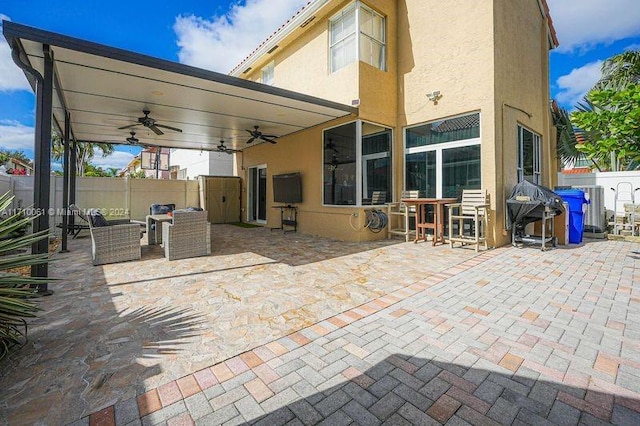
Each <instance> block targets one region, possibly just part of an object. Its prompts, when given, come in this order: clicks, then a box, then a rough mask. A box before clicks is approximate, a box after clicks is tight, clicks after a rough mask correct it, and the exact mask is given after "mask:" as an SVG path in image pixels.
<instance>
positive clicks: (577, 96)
mask: <svg viewBox="0 0 640 426" xmlns="http://www.w3.org/2000/svg"><path fill="white" fill-rule="evenodd" d="M601 68H602V61H596V62H591V63H589V64H587V65H584V66H582V67H580V68H574V69H573V70H571V72H570V73H569V74H567V75H563V76H562V77H559V78H558V80H557V81H556V84H557V85H558V89H559V91H558V94H557V95H556V99H557V101H558V102H560V103H561V104H563V105H566V106H571V107H573V106H574V105H575V104H577V103H578V102H579V101H581V100H582V98H583V97H584V95H585V94H586V93H587V92H588V91H589V90H590V89H591V88H592V87H593V85H594V84H596V82H597V81H598V80H599V79H600V77H601V76H602V71H601Z"/></svg>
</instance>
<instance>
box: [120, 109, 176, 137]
mask: <svg viewBox="0 0 640 426" xmlns="http://www.w3.org/2000/svg"><path fill="white" fill-rule="evenodd" d="M142 113H143V114H144V117H138V122H137V123H135V124H129V125H128V126H122V127H118V129H119V130H123V129H130V128H131V127H134V126H138V125H140V124H142V125H143V126H144V127H146V128H147V129H150V130H152V131H153V132H154V133H155V134H156V135H164V132H163V131H162V130H160V127H161V128H163V129H169V130H173V131H174V132H182V129H178V128H177V127H171V126H166V125H164V124H157V122H156V120H155V119H154V118H151V117H149V114H151V111H149V110H148V109H144V110H142Z"/></svg>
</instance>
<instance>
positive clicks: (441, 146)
mask: <svg viewBox="0 0 640 426" xmlns="http://www.w3.org/2000/svg"><path fill="white" fill-rule="evenodd" d="M472 114H478V115H479V119H480V137H477V138H472V139H463V140H460V141H452V142H443V143H438V144H433V145H424V146H415V147H411V148H407V130H409V129H413V128H416V127H422V126H426V125H428V124H430V123H434V122H438V121H442V120H450V119H452V118H457V117H464V116H466V115H472ZM402 137H403V143H404V155H403V156H402V190H403V191H406V188H405V186H406V184H407V154H417V153H421V152H429V151H435V153H436V198H442V180H443V176H442V152H443V151H444V150H446V149H451V148H463V147H466V146H475V145H479V146H480V152H481V153H482V114H480V112H470V113H466V114H459V115H455V116H452V117H447V118H444V119H439V120H432V121H427V122H424V123H420V124H415V125H412V126H407V127H405V128H404V129H403V131H402ZM480 187H482V168H481V169H480Z"/></svg>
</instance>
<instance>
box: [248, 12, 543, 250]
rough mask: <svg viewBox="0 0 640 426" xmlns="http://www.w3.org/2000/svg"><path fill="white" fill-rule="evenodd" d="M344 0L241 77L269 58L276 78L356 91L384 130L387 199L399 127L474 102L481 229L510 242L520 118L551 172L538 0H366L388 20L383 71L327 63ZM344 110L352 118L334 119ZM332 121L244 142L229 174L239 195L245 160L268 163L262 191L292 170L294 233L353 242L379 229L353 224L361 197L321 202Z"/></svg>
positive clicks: (342, 93)
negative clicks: (297, 200)
mask: <svg viewBox="0 0 640 426" xmlns="http://www.w3.org/2000/svg"><path fill="white" fill-rule="evenodd" d="M348 3H350V2H348V1H337V0H336V1H332V2H331V3H330V4H329V9H330V10H328V11H326V13H325V14H324V15H323V16H322V17H321V18H319V19H317V20H316V21H314V22H313V24H312V25H310V26H309V28H308V29H307V30H306V31H305V32H303V33H302V34H300V35H299V36H297V37H296V38H295V39H293V40H288V41H286V43H284V44H283V45H284V48H283V47H281V48H280V49H278V50H277V51H276V52H275V53H274V54H273V55H272V56H270V57H269V58H265V59H264V60H262V62H261V63H259V64H258V65H259V66H256V67H255V69H254V70H253V71H252V72H251V73H248V74H247V75H243V77H245V78H249V79H253V80H259V78H260V68H261V66H262V65H264V64H266V63H268V62H270V61H271V60H273V61H274V63H275V85H276V86H278V87H283V88H286V89H291V90H295V91H298V92H301V93H305V94H310V95H313V96H318V97H322V98H325V99H329V100H333V101H337V102H341V103H345V104H352V101H354V100H359V102H360V105H359V114H360V115H359V117H360V118H361V119H363V120H366V121H371V122H374V123H378V124H382V125H386V126H388V127H391V128H392V129H393V134H394V152H393V166H394V170H393V173H394V176H393V186H394V198H395V199H397V198H398V196H399V194H400V193H401V191H402V189H403V184H404V183H403V177H404V132H403V130H404V128H405V127H406V126H413V125H418V124H422V123H425V122H428V121H433V120H438V119H443V118H446V117H451V116H455V115H460V114H464V113H469V112H475V111H479V112H480V114H481V139H482V151H481V152H482V154H481V155H482V158H481V161H482V187H483V188H485V189H487V191H488V192H489V194H490V198H491V206H492V212H491V224H492V225H493V226H492V232H491V235H490V240H491V242H492V243H493V244H495V245H503V244H506V243H508V242H509V237H508V236H507V235H506V233H504V232H503V228H504V204H505V195H506V194H507V192H510V188H511V187H512V186H513V185H514V184H515V180H516V179H517V174H516V171H515V168H516V158H517V157H516V143H515V141H516V139H515V137H516V130H515V129H516V125H517V123H518V122H519V123H521V124H523V125H525V126H526V127H528V128H530V129H531V130H533V131H535V132H537V133H539V134H541V135H542V137H543V146H544V162H545V165H544V166H543V172H544V174H545V178H544V179H545V184H547V185H549V183H550V182H551V181H550V179H551V176H552V173H551V169H552V167H551V165H550V166H549V167H547V165H546V163H550V164H551V163H553V158H554V156H553V155H552V154H551V152H552V151H551V149H550V148H549V146H548V143H549V141H550V132H549V127H550V125H549V116H548V108H547V107H548V93H549V88H548V41H547V40H548V39H547V33H546V27H545V25H546V24H545V22H544V21H543V17H542V14H541V13H540V11H539V9H538V3H537V1H536V0H522V1H518V2H512V1H509V0H493V1H477V0H457V1H456V2H442V1H441V0H398V1H389V0H386V1H385V0H370V1H365V2H364V3H366V4H367V5H368V6H370V7H372V8H373V9H374V10H377V11H378V12H380V13H381V14H383V15H385V16H386V19H387V70H386V71H381V70H378V69H376V68H374V67H371V66H369V65H367V64H364V63H354V64H351V65H349V66H347V67H345V68H343V69H341V70H339V71H338V72H335V73H329V60H328V40H329V35H328V27H329V24H328V19H329V18H330V17H331V16H332V15H333V14H334V13H336V12H337V11H339V10H340V9H341V8H342V7H344V6H345V5H346V4H348ZM494 46H495V48H494ZM435 90H439V91H440V92H441V94H442V98H441V99H440V100H439V101H438V102H437V104H434V103H433V102H431V101H429V100H428V99H427V96H426V94H427V93H429V92H432V91H435ZM503 104H505V105H507V106H505V107H503ZM513 107H515V108H513ZM518 109H522V110H524V111H527V112H528V113H529V114H531V117H528V115H527V114H524V113H522V112H520V111H519V110H518ZM503 110H504V114H503ZM350 120H353V117H352V118H348V119H346V120H342V121H350ZM338 122H339V121H338ZM338 122H333V123H327V124H325V125H322V126H318V127H316V128H314V129H309V130H306V131H303V132H300V133H297V134H294V135H291V136H289V137H285V138H280V139H279V140H278V144H277V145H271V144H263V145H258V146H255V147H252V148H249V149H246V150H245V151H244V153H243V154H242V155H243V156H244V159H243V160H242V161H243V163H244V168H242V167H241V163H240V161H238V163H237V170H238V175H240V176H243V177H244V178H245V180H244V182H245V183H244V185H245V187H244V188H243V203H244V204H245V205H246V173H247V168H248V167H249V166H253V165H260V164H266V165H267V173H268V193H267V199H268V200H272V199H273V197H272V194H271V177H272V176H273V175H274V174H279V173H286V172H292V171H300V172H301V173H302V175H303V191H304V203H303V204H302V205H301V206H300V220H299V222H300V225H299V229H300V232H304V233H309V234H318V235H325V236H328V237H333V238H339V239H345V240H355V241H362V240H367V239H372V238H381V237H383V236H384V233H382V234H371V233H370V232H367V231H364V232H363V231H358V230H354V229H353V228H354V227H355V228H356V229H359V228H360V227H361V226H362V223H363V216H364V215H363V214H362V211H363V209H362V208H348V207H329V206H322V188H323V185H322V168H323V164H322V129H324V128H328V127H331V126H333V125H335V124H336V123H338ZM503 134H504V137H503ZM503 145H504V146H503ZM503 152H504V154H505V156H504V157H503V156H502V153H503ZM238 158H240V156H238ZM507 195H508V194H507ZM353 213H358V217H354V216H352V214H353ZM244 214H245V215H246V212H245V213H244ZM245 218H246V216H245ZM278 222H279V212H278V211H277V210H275V209H271V208H268V225H269V226H278Z"/></svg>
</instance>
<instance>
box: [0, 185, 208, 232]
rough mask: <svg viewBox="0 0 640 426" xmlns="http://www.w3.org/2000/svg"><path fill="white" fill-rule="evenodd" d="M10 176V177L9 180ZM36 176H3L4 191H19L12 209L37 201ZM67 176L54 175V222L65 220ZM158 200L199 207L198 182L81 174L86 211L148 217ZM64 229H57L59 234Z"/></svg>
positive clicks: (80, 202) (81, 203) (79, 194)
mask: <svg viewBox="0 0 640 426" xmlns="http://www.w3.org/2000/svg"><path fill="white" fill-rule="evenodd" d="M6 178H8V179H6ZM33 183H34V179H33V176H0V190H2V193H4V192H6V191H7V190H9V191H12V192H13V193H14V194H15V196H16V197H15V199H14V202H13V206H12V208H27V207H29V206H31V205H32V204H33ZM62 192H63V179H62V177H61V176H51V201H50V209H49V215H50V223H51V226H52V227H55V226H56V225H57V224H59V223H62V217H63V215H64V213H65V208H64V207H65V206H64V205H63V203H62ZM154 203H160V204H169V203H173V204H175V205H176V208H184V207H198V206H200V201H199V190H198V181H195V180H165V179H129V178H112V177H108V178H107V177H78V178H77V179H76V205H77V206H78V207H79V208H80V209H81V210H84V211H88V210H89V209H100V210H101V211H102V212H103V213H104V214H105V216H107V217H108V218H128V219H136V220H144V219H145V216H146V215H148V214H149V206H150V205H151V204H154ZM59 232H60V230H59V229H57V228H56V233H58V234H59Z"/></svg>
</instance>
